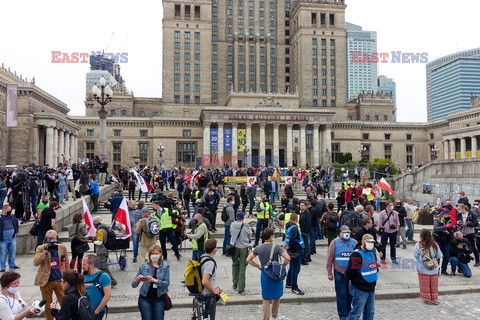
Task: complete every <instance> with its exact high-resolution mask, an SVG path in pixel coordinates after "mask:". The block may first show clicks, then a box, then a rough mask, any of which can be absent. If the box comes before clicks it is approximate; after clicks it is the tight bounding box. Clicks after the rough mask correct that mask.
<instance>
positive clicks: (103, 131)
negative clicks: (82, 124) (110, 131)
mask: <svg viewBox="0 0 480 320" xmlns="http://www.w3.org/2000/svg"><path fill="white" fill-rule="evenodd" d="M98 116H99V118H100V139H99V142H100V157H101V158H102V159H104V158H105V159H106V157H107V111H106V110H105V109H100V110H99V111H98Z"/></svg>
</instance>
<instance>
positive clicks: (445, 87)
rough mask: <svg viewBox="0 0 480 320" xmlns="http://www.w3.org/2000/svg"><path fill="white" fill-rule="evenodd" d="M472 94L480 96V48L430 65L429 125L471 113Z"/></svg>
mask: <svg viewBox="0 0 480 320" xmlns="http://www.w3.org/2000/svg"><path fill="white" fill-rule="evenodd" d="M472 94H474V95H479V94H480V48H476V49H471V50H466V51H462V52H457V53H454V54H450V55H448V56H445V57H442V58H439V59H436V60H434V61H432V62H429V63H427V119H428V121H435V120H439V119H443V118H446V117H447V116H448V115H449V114H450V113H452V112H456V111H461V110H466V109H469V108H470V96H471V95H472Z"/></svg>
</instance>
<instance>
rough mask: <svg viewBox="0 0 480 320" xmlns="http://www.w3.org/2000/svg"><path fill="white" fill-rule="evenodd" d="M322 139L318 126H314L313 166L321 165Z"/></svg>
mask: <svg viewBox="0 0 480 320" xmlns="http://www.w3.org/2000/svg"><path fill="white" fill-rule="evenodd" d="M319 143H320V139H319V137H318V124H314V125H313V165H314V166H315V167H317V166H319V165H320V146H319Z"/></svg>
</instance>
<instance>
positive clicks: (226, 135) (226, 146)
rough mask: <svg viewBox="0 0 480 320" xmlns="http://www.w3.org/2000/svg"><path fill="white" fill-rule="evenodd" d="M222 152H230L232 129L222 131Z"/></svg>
mask: <svg viewBox="0 0 480 320" xmlns="http://www.w3.org/2000/svg"><path fill="white" fill-rule="evenodd" d="M223 151H224V152H232V128H225V129H223Z"/></svg>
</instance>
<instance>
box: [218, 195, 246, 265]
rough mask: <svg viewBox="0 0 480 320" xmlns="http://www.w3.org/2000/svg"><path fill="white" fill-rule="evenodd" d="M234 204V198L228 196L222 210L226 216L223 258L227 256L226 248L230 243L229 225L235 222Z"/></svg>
mask: <svg viewBox="0 0 480 320" xmlns="http://www.w3.org/2000/svg"><path fill="white" fill-rule="evenodd" d="M234 204H235V196H233V195H231V194H230V195H229V196H228V197H227V203H226V204H225V207H224V209H223V210H225V211H226V215H227V219H226V220H225V221H224V224H225V237H224V238H223V246H222V255H224V256H228V254H227V251H226V247H227V244H229V243H230V239H231V232H230V225H231V224H232V222H234V221H235V209H234V207H233V206H234ZM222 215H223V211H222ZM222 220H223V217H222ZM245 258H246V256H245Z"/></svg>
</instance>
